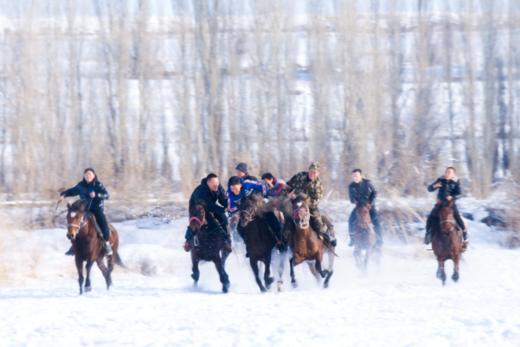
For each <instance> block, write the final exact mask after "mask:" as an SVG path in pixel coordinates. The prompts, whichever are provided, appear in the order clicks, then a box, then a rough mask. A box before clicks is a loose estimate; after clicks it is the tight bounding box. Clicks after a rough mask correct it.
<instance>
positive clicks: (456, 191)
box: [451, 181, 462, 199]
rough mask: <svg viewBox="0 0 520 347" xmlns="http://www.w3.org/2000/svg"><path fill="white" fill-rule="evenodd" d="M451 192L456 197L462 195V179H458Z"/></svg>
mask: <svg viewBox="0 0 520 347" xmlns="http://www.w3.org/2000/svg"><path fill="white" fill-rule="evenodd" d="M451 194H452V196H453V198H454V199H457V198H458V197H460V195H461V194H462V191H461V189H460V181H457V182H456V183H455V189H454V190H453V192H451Z"/></svg>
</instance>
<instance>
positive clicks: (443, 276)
mask: <svg viewBox="0 0 520 347" xmlns="http://www.w3.org/2000/svg"><path fill="white" fill-rule="evenodd" d="M437 261H438V263H439V267H438V269H437V278H438V279H440V280H441V281H442V285H445V284H446V272H445V271H444V260H441V259H438V260H437Z"/></svg>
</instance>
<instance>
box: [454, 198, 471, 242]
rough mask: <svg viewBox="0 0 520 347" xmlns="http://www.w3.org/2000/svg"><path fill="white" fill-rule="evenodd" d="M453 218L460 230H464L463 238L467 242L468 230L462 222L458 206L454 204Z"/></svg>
mask: <svg viewBox="0 0 520 347" xmlns="http://www.w3.org/2000/svg"><path fill="white" fill-rule="evenodd" d="M453 217H454V218H455V221H456V222H457V225H458V226H459V228H460V229H461V230H462V238H463V239H464V241H466V240H467V239H468V232H467V230H466V224H464V221H463V220H462V217H461V215H460V212H459V209H458V207H457V204H453Z"/></svg>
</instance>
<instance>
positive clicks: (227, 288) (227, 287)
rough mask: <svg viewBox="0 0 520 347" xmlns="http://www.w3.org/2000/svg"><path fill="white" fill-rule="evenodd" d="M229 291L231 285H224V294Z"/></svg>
mask: <svg viewBox="0 0 520 347" xmlns="http://www.w3.org/2000/svg"><path fill="white" fill-rule="evenodd" d="M228 291H229V283H225V284H224V285H222V292H223V293H227V292H228Z"/></svg>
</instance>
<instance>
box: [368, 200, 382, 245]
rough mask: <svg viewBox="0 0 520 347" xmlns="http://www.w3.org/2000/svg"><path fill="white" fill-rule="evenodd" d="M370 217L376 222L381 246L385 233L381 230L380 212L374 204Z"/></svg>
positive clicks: (375, 228) (378, 242) (375, 225)
mask: <svg viewBox="0 0 520 347" xmlns="http://www.w3.org/2000/svg"><path fill="white" fill-rule="evenodd" d="M370 219H372V224H374V230H375V232H376V234H377V244H378V245H379V246H381V245H382V244H383V234H382V232H381V224H379V214H378V213H377V210H376V208H375V207H374V206H372V208H371V209H370Z"/></svg>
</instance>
